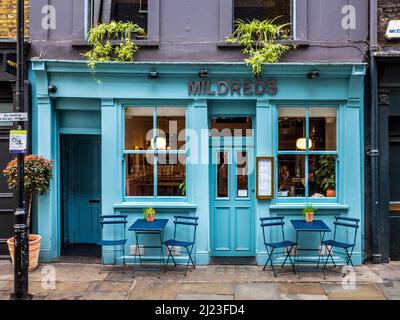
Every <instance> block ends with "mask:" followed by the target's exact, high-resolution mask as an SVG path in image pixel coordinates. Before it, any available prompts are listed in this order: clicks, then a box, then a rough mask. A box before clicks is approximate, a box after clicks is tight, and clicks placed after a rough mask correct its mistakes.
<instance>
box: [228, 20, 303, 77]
mask: <svg viewBox="0 0 400 320" xmlns="http://www.w3.org/2000/svg"><path fill="white" fill-rule="evenodd" d="M279 18H280V17H276V18H275V19H271V20H257V19H253V20H252V21H244V20H241V19H236V20H235V21H234V24H235V31H234V32H233V34H232V37H230V38H227V39H226V42H228V43H238V44H240V45H241V46H242V47H243V50H242V53H243V55H244V56H246V58H245V59H244V62H245V63H246V64H247V65H248V66H251V68H252V73H253V76H254V77H256V78H260V77H261V75H262V71H263V65H264V64H265V63H276V62H278V61H279V58H280V57H281V55H283V54H284V53H285V52H287V51H288V50H290V49H291V48H296V46H293V45H286V44H282V43H281V42H278V41H277V40H286V39H288V36H287V34H286V29H287V27H288V26H289V24H287V23H286V24H281V25H279V24H275V22H276V20H277V19H279Z"/></svg>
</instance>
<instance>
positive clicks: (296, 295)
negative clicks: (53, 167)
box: [0, 260, 400, 300]
mask: <svg viewBox="0 0 400 320" xmlns="http://www.w3.org/2000/svg"><path fill="white" fill-rule="evenodd" d="M284 271H285V273H282V274H280V275H279V276H278V277H277V278H274V276H273V274H272V272H271V271H269V270H266V271H263V270H262V267H260V266H229V265H211V266H198V267H197V268H196V269H195V270H190V271H189V272H188V274H187V276H184V275H183V272H182V271H181V269H179V270H177V269H174V268H171V269H169V270H168V272H167V273H163V272H154V271H151V272H149V271H146V272H140V273H137V274H136V275H135V278H132V267H126V268H125V269H121V268H119V267H113V268H111V269H108V270H106V271H103V272H102V273H101V274H100V273H99V266H98V265H96V264H82V263H53V264H41V265H40V266H39V268H38V269H37V270H35V271H34V272H32V273H30V275H29V281H30V282H29V292H30V293H32V294H33V297H34V299H41V300H43V299H44V300H65V299H67V300H70V299H72V300H146V299H149V300H175V299H176V300H204V299H205V300H233V299H237V300H260V299H261V300H281V299H284V300H285V299H286V300H292V299H295V300H310V299H312V300H327V299H348V300H355V299H363V300H384V299H393V300H400V263H399V262H392V263H390V264H382V265H363V266H359V267H357V268H356V271H355V272H349V273H348V274H347V276H346V277H344V278H343V277H342V276H341V275H339V274H336V273H331V272H329V273H327V274H326V279H324V277H323V274H322V273H311V272H310V273H308V272H306V273H302V274H301V277H300V278H299V277H298V276H297V275H295V274H293V273H292V272H290V269H285V270H284ZM12 286H13V268H12V265H11V263H10V262H9V261H5V260H0V300H2V299H3V300H6V299H9V294H10V293H11V291H12Z"/></svg>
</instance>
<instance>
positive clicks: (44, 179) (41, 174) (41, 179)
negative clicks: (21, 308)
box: [3, 155, 53, 271]
mask: <svg viewBox="0 0 400 320" xmlns="http://www.w3.org/2000/svg"><path fill="white" fill-rule="evenodd" d="M24 164H25V173H24V181H25V183H24V187H25V194H26V198H27V203H28V205H27V209H28V217H27V225H28V227H30V224H31V214H32V200H33V196H34V195H35V194H38V195H39V196H43V195H44V194H46V192H47V191H49V189H50V182H51V178H52V176H53V167H52V161H51V160H47V159H45V158H43V157H40V156H36V155H28V156H25V158H24ZM3 174H4V176H5V177H6V178H7V185H8V188H9V189H15V188H16V187H17V178H18V165H17V159H14V160H11V161H10V162H9V163H8V164H7V167H6V168H5V169H4V170H3ZM40 243H41V236H40V235H37V234H29V269H28V270H29V271H33V270H35V269H36V267H37V266H38V262H39V252H40ZM7 244H8V249H9V251H10V256H11V260H12V261H13V262H14V237H12V238H10V239H8V240H7Z"/></svg>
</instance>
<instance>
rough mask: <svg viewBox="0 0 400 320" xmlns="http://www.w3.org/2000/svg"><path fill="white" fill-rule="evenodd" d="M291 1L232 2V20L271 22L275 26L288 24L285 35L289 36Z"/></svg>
mask: <svg viewBox="0 0 400 320" xmlns="http://www.w3.org/2000/svg"><path fill="white" fill-rule="evenodd" d="M292 1H293V0H234V19H235V20H236V19H241V20H244V21H247V20H249V21H252V20H253V19H257V20H272V19H275V18H276V20H275V23H276V24H286V23H287V24H288V26H287V28H285V32H286V34H287V35H288V36H289V35H290V34H291V25H290V24H291V21H292V12H291V6H292Z"/></svg>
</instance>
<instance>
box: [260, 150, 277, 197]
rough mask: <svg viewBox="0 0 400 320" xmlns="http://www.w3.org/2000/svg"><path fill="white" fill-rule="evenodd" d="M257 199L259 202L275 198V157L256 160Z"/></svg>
mask: <svg viewBox="0 0 400 320" xmlns="http://www.w3.org/2000/svg"><path fill="white" fill-rule="evenodd" d="M256 197H257V199H258V200H271V199H273V198H274V157H257V158H256Z"/></svg>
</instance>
